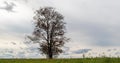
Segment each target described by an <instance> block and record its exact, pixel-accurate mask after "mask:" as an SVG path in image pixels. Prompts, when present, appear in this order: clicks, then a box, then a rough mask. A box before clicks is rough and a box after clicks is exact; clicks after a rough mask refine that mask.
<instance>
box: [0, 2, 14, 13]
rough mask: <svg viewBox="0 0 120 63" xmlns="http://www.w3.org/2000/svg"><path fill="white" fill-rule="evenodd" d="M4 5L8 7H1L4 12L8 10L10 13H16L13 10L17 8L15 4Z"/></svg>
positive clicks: (6, 3)
mask: <svg viewBox="0 0 120 63" xmlns="http://www.w3.org/2000/svg"><path fill="white" fill-rule="evenodd" d="M4 4H5V5H6V6H4V7H0V9H3V10H6V11H8V12H15V11H14V10H13V9H14V6H16V4H15V3H13V2H9V3H8V2H7V1H4Z"/></svg>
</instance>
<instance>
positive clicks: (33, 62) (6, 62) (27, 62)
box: [0, 58, 120, 63]
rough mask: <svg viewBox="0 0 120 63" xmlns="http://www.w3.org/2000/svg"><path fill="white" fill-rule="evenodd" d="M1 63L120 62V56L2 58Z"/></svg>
mask: <svg viewBox="0 0 120 63" xmlns="http://www.w3.org/2000/svg"><path fill="white" fill-rule="evenodd" d="M0 63H120V58H83V59H82V58H81V59H80V58H78V59H0Z"/></svg>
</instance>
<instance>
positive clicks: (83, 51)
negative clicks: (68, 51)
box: [72, 49, 92, 54]
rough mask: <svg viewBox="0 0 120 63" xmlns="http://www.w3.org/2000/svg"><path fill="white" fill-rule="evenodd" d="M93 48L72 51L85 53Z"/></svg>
mask: <svg viewBox="0 0 120 63" xmlns="http://www.w3.org/2000/svg"><path fill="white" fill-rule="evenodd" d="M91 50H92V49H80V50H77V51H73V52H72V53H74V54H84V53H87V52H89V51H91Z"/></svg>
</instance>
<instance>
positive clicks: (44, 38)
mask: <svg viewBox="0 0 120 63" xmlns="http://www.w3.org/2000/svg"><path fill="white" fill-rule="evenodd" d="M33 19H34V25H35V28H34V32H33V36H34V37H35V38H36V39H32V41H34V42H37V43H39V45H40V48H39V50H40V51H41V52H42V54H45V55H46V57H47V58H49V59H52V58H54V57H56V56H57V55H59V54H60V53H62V52H63V50H62V49H61V47H62V46H64V44H65V43H66V42H67V41H68V38H66V37H65V36H64V34H65V30H66V29H65V24H66V23H65V22H63V20H64V17H63V16H62V15H61V14H60V13H58V12H57V11H55V9H54V8H52V7H44V8H40V9H39V10H36V12H35V16H34V17H33ZM29 38H30V37H29ZM30 39H31V38H30Z"/></svg>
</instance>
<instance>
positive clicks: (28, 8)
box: [0, 0, 120, 57]
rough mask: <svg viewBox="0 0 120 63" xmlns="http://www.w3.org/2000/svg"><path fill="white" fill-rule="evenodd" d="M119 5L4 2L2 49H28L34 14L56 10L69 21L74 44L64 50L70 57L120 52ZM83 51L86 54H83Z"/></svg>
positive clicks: (101, 0) (65, 0) (115, 1)
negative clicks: (27, 41) (26, 41)
mask: <svg viewBox="0 0 120 63" xmlns="http://www.w3.org/2000/svg"><path fill="white" fill-rule="evenodd" d="M119 2H120V1H119V0H0V48H1V49H2V50H4V49H5V50H6V49H17V50H18V49H20V48H21V47H22V48H27V47H28V45H26V44H25V43H24V41H25V36H26V35H30V34H31V33H32V31H33V22H32V21H33V19H32V18H33V16H34V11H35V10H37V9H39V8H40V7H45V6H52V7H54V8H56V10H57V11H58V12H60V13H61V14H62V15H63V16H64V17H65V20H64V21H65V22H66V23H67V24H66V28H67V33H66V36H67V37H69V38H71V40H70V42H69V43H67V44H66V45H65V47H64V49H67V50H69V52H68V53H65V54H66V55H69V54H73V53H74V54H73V56H74V57H75V56H77V55H76V54H77V53H84V52H88V51H91V49H92V50H93V49H95V50H94V51H98V49H100V50H101V49H103V48H104V49H114V48H115V49H119V48H120V47H119V46H120V18H119V17H120V4H119ZM81 49H82V51H83V49H85V50H84V51H83V52H82V51H81ZM86 50H87V51H86ZM75 53H76V54H75ZM117 53H119V52H117ZM117 53H116V54H117ZM36 54H37V53H36ZM119 54H120V53H119ZM34 56H35V55H33V56H32V57H34ZM1 57H3V56H1ZM30 57H31V56H30Z"/></svg>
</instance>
